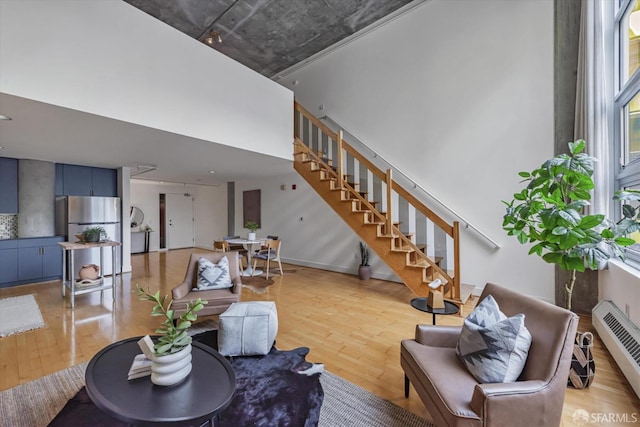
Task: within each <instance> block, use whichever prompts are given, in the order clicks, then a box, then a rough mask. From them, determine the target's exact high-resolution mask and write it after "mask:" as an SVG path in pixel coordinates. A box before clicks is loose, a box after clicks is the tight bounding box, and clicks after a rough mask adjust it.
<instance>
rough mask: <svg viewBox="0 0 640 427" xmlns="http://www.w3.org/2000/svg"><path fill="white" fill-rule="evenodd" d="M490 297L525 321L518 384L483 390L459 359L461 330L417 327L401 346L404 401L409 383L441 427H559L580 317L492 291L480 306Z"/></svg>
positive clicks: (489, 289) (508, 292)
mask: <svg viewBox="0 0 640 427" xmlns="http://www.w3.org/2000/svg"><path fill="white" fill-rule="evenodd" d="M489 294H491V295H493V297H494V298H495V300H496V301H497V303H498V305H499V306H500V310H501V311H502V312H504V314H506V315H507V316H513V315H515V314H517V313H524V315H525V325H526V327H527V328H528V329H529V332H530V333H531V336H532V342H531V348H530V349H529V355H528V357H527V362H526V364H525V366H524V370H523V371H522V374H521V375H520V377H519V378H518V381H516V382H512V383H494V384H479V383H478V382H477V381H476V380H475V378H474V377H473V376H472V375H471V374H470V373H469V372H468V371H467V369H466V368H465V366H464V365H463V364H462V362H461V361H460V359H459V358H458V356H457V355H456V351H455V347H456V343H457V341H458V335H459V334H460V329H461V328H460V327H453V326H431V325H417V326H416V336H415V339H412V340H403V341H402V343H401V348H400V365H401V366H402V369H403V370H404V372H405V396H406V397H408V396H409V384H410V383H411V384H412V385H413V386H414V388H415V389H416V391H417V393H418V395H419V396H420V399H422V402H423V403H424V404H425V406H426V407H427V410H428V411H429V413H430V414H431V416H432V417H433V421H434V422H435V423H436V424H437V425H438V426H440V427H443V426H510V427H515V426H537V427H543V426H553V427H557V426H558V425H560V420H561V416H562V406H563V402H564V393H565V389H566V387H567V378H568V377H569V366H570V364H571V353H572V351H573V342H574V339H575V334H576V328H577V326H578V316H576V315H575V314H573V313H572V312H570V311H568V310H565V309H563V308H560V307H556V306H554V305H551V304H549V303H546V302H544V301H540V300H537V299H535V298H531V297H528V296H525V295H521V294H518V293H516V292H514V291H511V290H509V289H506V288H503V287H500V286H497V285H493V284H487V285H486V286H485V288H484V290H483V292H482V295H481V296H480V300H482V299H483V298H484V297H485V296H487V295H489Z"/></svg>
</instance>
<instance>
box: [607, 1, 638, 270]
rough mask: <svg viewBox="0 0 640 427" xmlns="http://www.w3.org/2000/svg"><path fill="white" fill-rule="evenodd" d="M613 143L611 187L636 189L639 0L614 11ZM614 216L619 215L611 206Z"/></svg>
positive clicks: (632, 255)
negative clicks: (613, 180)
mask: <svg viewBox="0 0 640 427" xmlns="http://www.w3.org/2000/svg"><path fill="white" fill-rule="evenodd" d="M614 16H615V22H614V26H613V29H614V41H615V42H614V43H615V48H614V55H613V59H614V66H615V71H614V73H613V74H614V75H615V76H616V78H615V79H614V80H615V82H614V84H615V85H614V87H615V91H614V92H615V95H614V104H613V105H614V144H613V147H612V152H613V155H612V156H611V158H612V159H613V160H612V162H613V171H614V174H615V189H616V190H619V189H624V188H633V189H640V71H639V70H640V1H639V0H620V2H618V8H617V10H616V11H615V12H614ZM614 213H615V215H614V218H620V216H621V212H620V206H615V209H614ZM631 237H633V238H635V239H636V241H637V242H638V244H636V245H634V246H631V247H630V248H628V251H627V254H628V256H629V259H630V260H632V261H636V262H640V233H634V235H632V236H631Z"/></svg>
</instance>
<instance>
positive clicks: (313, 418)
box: [49, 330, 324, 427]
mask: <svg viewBox="0 0 640 427" xmlns="http://www.w3.org/2000/svg"><path fill="white" fill-rule="evenodd" d="M193 339H194V340H195V341H199V342H201V343H203V344H206V345H208V346H210V347H213V348H215V349H217V331H215V330H214V331H208V332H204V333H201V334H198V335H194V336H193ZM308 353H309V349H308V348H306V347H300V348H296V349H294V350H289V351H280V350H277V349H276V348H275V347H273V348H272V349H271V351H270V352H269V354H267V355H266V356H248V357H233V358H230V359H229V362H230V363H231V365H232V366H233V369H234V371H235V373H236V393H235V397H234V399H233V401H232V402H231V405H230V406H229V407H228V408H227V409H225V410H224V411H223V412H222V413H220V414H219V418H218V419H217V420H216V423H215V425H216V426H217V427H242V426H264V427H267V426H269V427H270V426H305V427H310V426H317V425H318V420H319V417H320V407H321V406H322V400H323V397H324V392H323V390H322V386H321V385H320V375H319V374H318V373H317V372H316V373H312V372H314V370H315V369H314V365H312V364H311V363H309V362H307V361H306V360H305V356H306V355H307V354H308ZM305 371H307V372H305ZM211 386H212V387H215V384H212V385H211ZM203 398H206V396H203ZM49 426H50V427H52V426H53V427H62V426H65V427H66V426H74V427H77V426H91V427H120V426H126V424H125V423H123V422H121V421H119V420H116V419H114V418H111V417H110V416H109V415H106V414H105V413H103V412H102V411H100V410H99V409H98V408H97V407H96V406H95V405H94V404H93V402H92V401H91V399H89V397H88V395H87V392H86V390H85V388H84V387H82V389H80V391H79V392H78V393H77V394H76V395H75V396H74V397H73V398H71V399H70V400H69V401H68V402H67V404H66V405H65V407H64V408H62V410H61V411H60V413H58V415H57V416H56V417H55V418H54V419H53V421H51V423H50V424H49Z"/></svg>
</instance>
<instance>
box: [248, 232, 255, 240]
mask: <svg viewBox="0 0 640 427" xmlns="http://www.w3.org/2000/svg"><path fill="white" fill-rule="evenodd" d="M247 240H256V233H249V235H248V236H247Z"/></svg>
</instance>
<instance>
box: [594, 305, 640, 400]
mask: <svg viewBox="0 0 640 427" xmlns="http://www.w3.org/2000/svg"><path fill="white" fill-rule="evenodd" d="M592 321H593V326H594V327H595V328H596V331H598V334H599V335H600V339H601V340H602V342H603V343H604V345H605V346H606V347H607V349H608V350H609V352H610V353H611V356H613V358H614V360H615V361H616V363H617V364H618V366H619V367H620V369H621V370H622V373H623V374H624V376H625V377H627V380H628V381H629V384H631V387H632V388H633V390H634V391H635V392H636V395H638V397H640V329H638V327H637V326H636V325H634V324H633V323H632V322H631V321H630V320H629V318H628V317H627V316H626V315H625V314H624V313H623V312H622V311H620V309H619V308H618V307H617V306H616V305H615V304H614V303H612V302H611V301H604V300H603V301H600V302H599V303H598V305H596V306H595V307H594V308H593V317H592ZM597 369H598V367H597V361H596V372H597Z"/></svg>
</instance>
